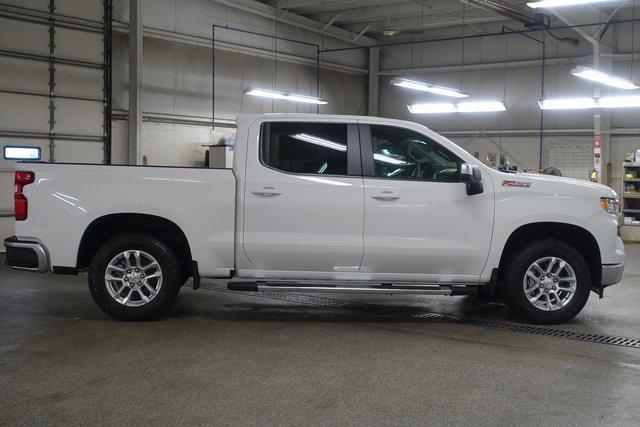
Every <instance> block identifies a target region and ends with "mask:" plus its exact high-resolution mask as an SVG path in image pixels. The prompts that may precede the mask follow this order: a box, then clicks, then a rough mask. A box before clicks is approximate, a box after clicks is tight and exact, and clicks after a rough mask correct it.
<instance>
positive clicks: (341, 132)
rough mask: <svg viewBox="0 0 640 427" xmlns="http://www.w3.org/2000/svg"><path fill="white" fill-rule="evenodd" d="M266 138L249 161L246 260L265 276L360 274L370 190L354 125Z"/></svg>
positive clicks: (271, 131)
mask: <svg viewBox="0 0 640 427" xmlns="http://www.w3.org/2000/svg"><path fill="white" fill-rule="evenodd" d="M260 133H261V136H260V144H259V150H258V151H259V152H258V153H252V152H249V154H248V158H247V169H246V191H245V202H244V203H245V206H244V212H245V217H244V251H245V254H246V255H247V258H248V259H249V260H250V261H251V263H252V264H253V265H254V266H255V267H256V268H257V269H259V270H269V271H299V272H306V273H313V272H318V273H320V274H326V275H327V277H328V278H338V277H345V275H344V274H345V273H347V275H348V274H353V273H357V272H358V269H359V267H360V262H361V260H362V252H363V242H362V240H363V237H362V234H363V222H364V201H363V199H364V190H363V179H362V174H361V166H360V152H359V141H358V129H357V125H356V124H355V122H354V123H353V124H344V123H316V122H296V121H273V122H268V123H263V124H262V127H261V132H260ZM254 155H255V156H256V157H257V158H255V159H253V158H252V157H253V156H254ZM313 276H314V275H313V274H307V277H313ZM316 276H317V275H316Z"/></svg>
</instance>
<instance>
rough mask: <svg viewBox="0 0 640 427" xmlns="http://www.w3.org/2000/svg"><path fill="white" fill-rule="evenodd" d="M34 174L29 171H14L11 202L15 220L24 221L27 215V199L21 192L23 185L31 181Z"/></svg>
mask: <svg viewBox="0 0 640 427" xmlns="http://www.w3.org/2000/svg"><path fill="white" fill-rule="evenodd" d="M35 179H36V174H34V173H33V172H30V171H16V177H15V181H14V183H15V185H16V188H15V193H13V204H14V210H15V213H16V221H24V220H25V219H27V215H29V201H28V200H27V198H26V197H25V195H24V194H23V193H22V190H23V189H24V186H25V185H29V184H31V183H33V181H35Z"/></svg>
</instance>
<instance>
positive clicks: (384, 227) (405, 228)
mask: <svg viewBox="0 0 640 427" xmlns="http://www.w3.org/2000/svg"><path fill="white" fill-rule="evenodd" d="M360 135H361V139H362V148H361V150H362V156H363V157H362V162H363V163H362V164H363V172H364V175H365V177H364V184H365V229H364V236H365V237H364V246H365V251H364V259H363V263H362V266H361V271H362V272H363V273H369V274H376V275H383V276H384V275H391V276H392V277H394V278H398V277H406V278H407V279H420V280H423V279H424V280H429V281H431V280H433V281H440V280H444V281H456V280H458V281H474V280H477V279H478V276H479V275H480V273H481V272H482V269H483V267H484V264H485V262H486V259H487V256H488V253H489V245H490V243H491V233H492V228H493V189H492V185H491V184H490V183H488V182H485V192H484V193H482V194H478V195H474V196H469V195H467V192H466V185H465V184H464V183H462V182H460V177H459V172H460V165H461V164H462V160H461V159H460V158H459V157H458V156H456V155H455V154H453V153H452V152H451V151H450V150H448V149H447V148H446V147H444V146H443V145H441V144H440V143H438V142H436V141H434V140H432V139H431V138H429V137H428V136H426V135H423V134H421V133H418V132H415V131H413V130H409V129H404V128H401V127H393V126H379V125H370V126H369V125H361V126H360Z"/></svg>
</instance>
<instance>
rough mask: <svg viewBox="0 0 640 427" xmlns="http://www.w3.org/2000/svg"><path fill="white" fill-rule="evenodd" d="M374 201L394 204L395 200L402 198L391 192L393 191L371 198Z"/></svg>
mask: <svg viewBox="0 0 640 427" xmlns="http://www.w3.org/2000/svg"><path fill="white" fill-rule="evenodd" d="M371 198H372V199H376V200H380V201H383V202H392V201H394V200H398V199H399V198H400V196H398V195H397V194H395V193H393V192H391V191H383V192H381V193H378V194H374V195H373V196H371Z"/></svg>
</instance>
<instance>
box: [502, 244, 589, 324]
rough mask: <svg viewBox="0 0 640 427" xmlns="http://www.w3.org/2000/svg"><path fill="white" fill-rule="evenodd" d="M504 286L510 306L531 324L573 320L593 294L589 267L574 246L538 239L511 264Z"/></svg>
mask: <svg viewBox="0 0 640 427" xmlns="http://www.w3.org/2000/svg"><path fill="white" fill-rule="evenodd" d="M506 268H507V271H506V274H505V282H504V284H503V287H502V291H503V292H502V293H503V295H504V299H505V301H506V302H507V304H508V305H509V307H510V308H511V309H512V310H513V311H514V312H515V313H516V314H517V315H518V316H520V317H522V318H523V319H524V320H526V321H527V322H530V323H538V324H558V323H564V322H566V321H568V320H571V319H573V318H574V317H575V316H576V315H577V314H578V313H579V312H580V311H581V310H582V309H583V308H584V306H585V304H586V303H587V300H588V299H589V293H590V291H591V277H590V274H589V267H588V266H587V263H586V262H585V260H584V258H583V257H582V255H581V254H580V253H579V252H578V251H577V250H575V249H574V248H572V247H571V246H569V245H567V244H565V243H563V242H561V241H558V240H555V239H544V240H537V241H534V242H531V243H529V244H527V245H525V246H524V247H523V248H521V249H520V250H519V251H518V252H517V253H516V254H515V255H514V256H513V257H512V258H511V260H510V262H508V263H507V266H506Z"/></svg>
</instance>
